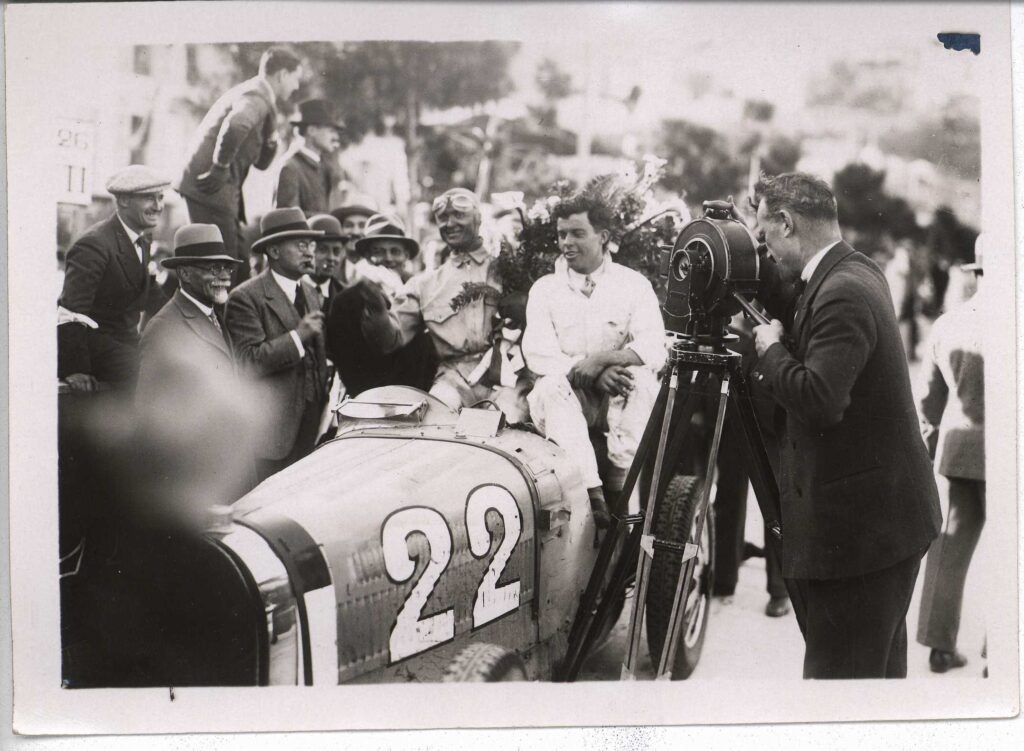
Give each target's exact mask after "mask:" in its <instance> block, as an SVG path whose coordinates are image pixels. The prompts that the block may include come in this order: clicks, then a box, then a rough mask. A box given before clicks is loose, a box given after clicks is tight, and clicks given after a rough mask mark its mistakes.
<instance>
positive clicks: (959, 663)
mask: <svg viewBox="0 0 1024 751" xmlns="http://www.w3.org/2000/svg"><path fill="white" fill-rule="evenodd" d="M966 664H967V658H966V657H964V656H963V655H962V654H960V653H959V652H947V651H946V650H944V649H933V650H932V653H931V654H930V655H929V656H928V667H930V668H931V670H932V672H933V673H945V672H946V671H947V670H952V669H953V668H962V667H963V666H964V665H966Z"/></svg>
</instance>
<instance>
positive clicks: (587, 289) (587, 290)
mask: <svg viewBox="0 0 1024 751" xmlns="http://www.w3.org/2000/svg"><path fill="white" fill-rule="evenodd" d="M596 286H597V285H596V284H595V283H594V277H592V276H591V275H590V274H587V276H586V277H585V278H584V279H583V289H582V290H581V291H582V292H583V294H584V295H586V296H587V297H590V296H591V295H592V294H594V288H595V287H596Z"/></svg>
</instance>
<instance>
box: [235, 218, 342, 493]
mask: <svg viewBox="0 0 1024 751" xmlns="http://www.w3.org/2000/svg"><path fill="white" fill-rule="evenodd" d="M323 234H324V233H323V232H322V231H319V230H313V229H311V228H310V226H309V224H308V223H307V222H306V217H305V216H304V215H303V213H302V210H301V209H298V208H286V209H273V210H271V211H269V212H267V214H266V215H265V216H264V217H263V218H262V220H260V238H259V239H258V240H256V242H254V243H253V246H252V247H253V250H254V251H256V250H259V251H260V252H263V253H265V254H266V256H267V263H268V266H267V269H266V270H265V271H264V272H263V273H262V274H260V275H259V276H257V277H255V278H253V279H250V280H249V281H247V282H245V283H243V284H241V285H239V286H238V287H237V288H236V289H235V290H233V291H232V292H231V294H230V295H229V296H228V303H227V308H226V310H225V315H224V319H225V323H226V325H227V329H228V332H229V334H230V336H231V344H232V347H233V349H234V352H235V358H236V359H237V360H238V363H239V365H240V367H241V368H243V369H244V370H246V371H247V372H248V373H249V374H250V375H251V376H252V377H253V378H254V379H255V385H256V387H257V389H258V390H259V391H260V398H259V401H258V403H259V404H260V409H261V410H263V411H264V417H265V418H266V425H265V427H264V428H263V429H262V430H261V432H260V436H259V438H258V440H257V442H256V447H255V450H256V464H257V473H258V476H259V479H260V480H262V479H264V478H266V477H269V476H270V475H271V474H273V473H275V472H277V471H279V470H281V469H284V468H285V467H287V466H288V465H289V464H291V463H292V462H294V461H296V460H298V459H301V458H302V457H303V456H305V455H306V454H308V453H309V452H310V451H311V450H312V449H313V446H314V443H315V441H316V438H317V436H316V433H317V428H318V426H319V422H320V415H321V412H322V411H323V408H324V406H325V404H326V401H327V358H326V353H325V349H324V314H323V313H322V312H321V309H320V300H319V298H318V297H317V294H316V289H314V287H313V285H312V284H310V283H309V282H308V281H305V280H304V279H303V275H305V274H309V273H311V272H313V271H314V265H313V259H314V257H315V253H314V249H315V247H316V240H318V239H319V238H321V237H323Z"/></svg>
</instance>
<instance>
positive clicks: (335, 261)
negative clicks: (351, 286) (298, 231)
mask: <svg viewBox="0 0 1024 751" xmlns="http://www.w3.org/2000/svg"><path fill="white" fill-rule="evenodd" d="M309 226H310V228H311V229H315V230H317V231H319V232H323V233H324V234H323V236H321V237H319V238H317V241H316V252H315V253H316V254H315V256H314V258H313V271H312V273H311V274H310V275H309V278H310V279H312V280H313V284H314V285H315V286H316V289H317V294H318V295H319V296H320V303H321V305H320V309H321V310H322V311H324V313H326V312H327V311H328V310H330V307H331V305H330V303H331V300H333V299H334V298H335V296H336V295H337V294H338V293H339V292H341V291H342V290H343V289H344V288H345V285H344V284H342V283H341V282H339V281H338V279H337V277H336V274H337V272H338V269H339V267H340V266H341V264H342V262H343V261H344V259H345V239H346V238H345V236H344V235H343V234H342V233H341V222H339V221H338V220H337V219H335V218H334V217H333V216H331V215H330V214H316V215H315V216H311V217H310V218H309Z"/></svg>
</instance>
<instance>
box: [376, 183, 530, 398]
mask: <svg viewBox="0 0 1024 751" xmlns="http://www.w3.org/2000/svg"><path fill="white" fill-rule="evenodd" d="M432 209H433V215H434V219H435V221H436V222H437V226H438V228H439V230H440V233H441V239H442V240H443V241H444V242H445V245H446V248H445V251H446V252H447V259H446V260H445V262H444V263H443V264H441V266H440V267H439V268H437V269H431V270H428V271H424V272H423V273H421V274H418V275H417V276H414V277H413V278H412V279H410V280H409V281H408V282H407V283H406V285H405V287H404V288H403V289H402V291H401V293H399V295H398V297H397V298H396V300H395V307H394V315H393V316H391V318H392V321H395V329H396V330H395V332H394V335H393V337H394V346H395V347H397V346H399V345H401V344H407V343H408V342H410V341H412V340H413V338H414V337H415V336H416V334H417V333H418V332H420V331H422V330H423V329H424V327H425V328H426V330H427V332H428V333H429V334H430V338H431V340H432V341H433V343H434V347H435V348H436V350H437V356H438V358H439V360H440V363H439V366H438V369H437V374H436V376H435V377H434V384H433V386H432V387H431V389H430V393H431V394H432V395H433V396H435V397H437V398H438V399H440V400H441V401H443V402H444V403H445V404H447V405H448V406H449V407H451V408H452V409H459V408H461V407H467V406H471V405H473V404H476V403H477V402H479V401H481V400H484V399H488V400H491V401H493V402H495V403H496V404H498V406H499V407H502V406H503V403H504V407H505V408H506V410H505V411H506V412H508V413H509V414H515V411H514V409H513V407H512V405H513V403H514V402H513V401H512V400H511V397H512V395H511V394H510V393H506V392H511V389H509V388H507V387H501V386H494V387H492V386H491V385H489V383H487V382H486V379H485V376H486V368H481V367H480V364H481V360H483V359H484V357H485V356H486V355H487V354H488V353H489V352H490V350H491V330H492V319H493V317H494V314H495V312H496V309H497V305H496V300H495V299H494V298H493V297H491V296H483V298H482V299H477V300H474V301H473V302H471V303H469V304H468V305H466V306H464V307H462V308H461V309H460V310H458V311H457V312H456V311H455V309H453V307H452V300H453V298H455V297H456V295H458V294H460V293H462V292H463V285H464V284H467V283H469V284H477V285H480V284H486V285H489V286H490V287H493V288H494V289H496V290H500V289H501V282H500V281H499V280H498V276H497V273H496V271H495V269H494V268H493V266H492V263H491V262H492V260H493V258H492V256H491V254H490V252H489V251H488V249H487V248H486V247H484V242H483V239H482V238H481V237H480V202H479V201H478V200H477V197H476V196H475V195H474V194H473V193H471V192H470V191H468V190H466V189H464V188H453V189H452V190H449V191H447V192H445V193H443V194H442V195H441V196H439V197H438V198H437V199H436V200H435V201H434V203H433V205H432ZM396 319H397V321H396Z"/></svg>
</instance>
